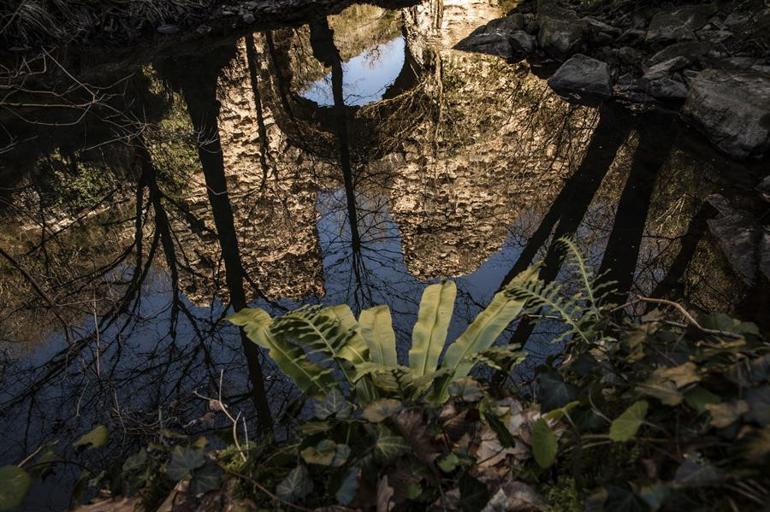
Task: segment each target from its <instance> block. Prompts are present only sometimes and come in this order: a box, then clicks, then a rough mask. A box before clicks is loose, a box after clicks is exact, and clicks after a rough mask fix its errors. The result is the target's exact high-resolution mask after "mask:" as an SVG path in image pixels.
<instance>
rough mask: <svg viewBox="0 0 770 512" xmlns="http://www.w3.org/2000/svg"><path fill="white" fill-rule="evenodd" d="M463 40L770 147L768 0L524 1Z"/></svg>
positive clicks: (577, 93)
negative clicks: (662, 0)
mask: <svg viewBox="0 0 770 512" xmlns="http://www.w3.org/2000/svg"><path fill="white" fill-rule="evenodd" d="M457 48H458V49H462V50H469V51H479V52H483V53H488V54H492V55H497V56H500V57H504V58H507V59H510V60H520V59H524V58H526V59H527V60H529V61H530V63H531V64H532V65H533V68H535V69H538V68H539V69H540V70H542V71H543V72H544V73H548V74H549V75H550V79H549V85H550V86H551V88H552V89H554V90H555V91H556V92H558V93H559V94H561V95H563V96H568V97H571V98H572V99H574V100H577V101H582V102H595V101H602V100H607V99H612V100H614V101H619V102H623V103H626V104H628V105H629V106H630V107H631V108H634V109H643V108H665V109H675V110H678V111H679V112H680V113H681V116H682V117H683V118H684V119H685V120H686V121H687V122H688V123H690V124H691V125H692V126H693V127H695V128H696V129H698V130H699V131H701V132H702V133H703V134H704V135H705V136H706V137H707V138H708V139H709V140H710V141H711V142H712V143H713V144H714V145H715V146H716V147H718V148H719V149H720V150H721V151H723V152H725V153H727V154H728V155H730V156H732V157H734V158H737V159H747V158H762V157H765V156H767V155H768V152H769V150H770V7H768V5H767V3H764V2H762V1H749V2H738V3H736V2H722V3H719V4H717V3H701V4H681V3H677V4H673V5H671V4H665V5H654V4H652V3H644V4H641V3H639V2H623V1H621V2H598V3H569V2H567V1H566V0H538V1H537V2H534V1H533V2H524V3H522V4H519V5H518V6H517V7H516V8H515V9H514V10H513V11H511V12H510V13H509V14H508V15H507V16H506V17H504V18H500V19H496V20H493V21H492V22H490V23H488V24H486V25H484V26H482V27H480V28H478V29H477V30H476V31H474V32H473V33H472V34H471V35H470V36H468V37H467V38H466V39H464V40H463V41H461V42H460V43H459V44H458V45H457ZM554 69H555V72H553V70H554Z"/></svg>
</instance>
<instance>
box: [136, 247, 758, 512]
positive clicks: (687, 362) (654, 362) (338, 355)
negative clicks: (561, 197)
mask: <svg viewBox="0 0 770 512" xmlns="http://www.w3.org/2000/svg"><path fill="white" fill-rule="evenodd" d="M565 248H566V250H567V253H568V255H569V254H570V253H571V252H572V253H575V252H576V251H575V250H574V248H573V249H571V248H570V245H569V244H567V243H566V242H565ZM570 258H572V259H573V265H574V267H575V268H576V270H577V276H578V277H577V281H578V287H579V288H581V289H582V290H581V291H579V292H577V293H571V294H570V295H569V297H568V298H563V295H565V293H566V292H565V291H564V290H565V289H566V288H553V287H552V288H548V287H547V286H546V285H544V284H543V283H541V282H540V281H538V280H537V277H536V271H534V270H532V269H531V270H529V271H528V272H527V273H525V274H523V275H522V276H519V278H517V279H516V280H514V282H512V283H511V285H510V286H509V287H507V288H506V289H505V290H503V291H501V292H500V293H498V295H497V296H496V297H495V299H493V301H492V303H491V304H490V306H489V307H488V308H487V309H486V310H485V311H484V312H483V313H482V314H480V315H479V317H477V318H476V320H475V321H474V322H473V323H472V324H471V326H469V328H468V329H467V330H466V332H465V334H464V335H463V336H462V337H461V338H458V340H456V341H455V342H454V343H453V344H452V345H450V347H449V349H448V350H447V355H446V357H445V358H444V361H441V362H438V360H437V361H436V363H435V365H434V363H433V355H432V354H434V353H435V350H434V349H435V347H436V346H437V345H436V342H437V341H439V340H440V341H441V343H442V345H443V343H444V341H445V340H444V339H443V338H444V336H445V335H444V334H443V333H442V331H443V325H444V324H445V320H446V319H445V318H444V317H443V316H442V315H446V314H448V311H449V305H448V304H447V302H448V300H449V298H450V297H453V288H452V286H450V285H447V284H446V283H442V284H440V285H433V286H434V288H432V289H430V293H427V291H426V293H427V296H426V297H423V304H424V306H425V307H426V311H428V312H429V313H430V314H428V315H424V316H423V317H422V318H421V321H422V326H421V327H420V329H418V330H419V331H420V333H419V335H418V336H417V337H415V341H417V342H419V343H420V344H421V348H420V349H419V350H417V351H414V350H413V351H412V352H413V353H414V354H415V356H416V360H417V362H418V363H419V364H418V365H417V367H416V368H415V367H412V366H409V367H406V366H399V365H398V364H395V336H394V335H393V329H392V326H391V324H390V318H389V317H390V313H389V311H388V310H387V307H385V306H380V307H378V308H373V309H372V310H368V312H364V313H362V315H361V318H359V321H358V322H356V321H355V319H354V318H353V317H352V313H349V310H347V308H345V307H338V308H336V309H334V310H333V311H334V313H332V310H331V309H328V308H327V309H321V308H304V309H302V310H301V311H299V312H293V313H290V314H289V315H287V317H288V318H286V317H282V319H276V320H272V319H270V318H269V316H267V313H265V312H261V311H260V310H244V311H241V312H239V313H237V314H236V315H234V317H233V321H234V323H237V324H239V325H243V326H244V328H245V329H246V333H247V334H248V335H249V336H250V338H251V339H253V340H255V342H257V343H259V344H260V345H261V346H263V347H267V348H268V349H269V350H270V354H271V357H272V354H273V350H274V349H275V346H280V347H282V348H283V349H284V352H285V353H291V355H292V358H293V359H292V361H291V364H289V363H287V362H286V361H283V360H276V363H277V364H279V366H280V367H281V368H282V369H284V371H285V372H286V373H287V375H289V376H292V377H293V375H292V372H296V368H297V367H302V368H307V366H305V365H309V364H311V361H310V359H309V357H310V356H309V355H308V354H310V355H312V356H313V357H315V358H316V359H320V360H321V362H320V364H319V363H317V362H313V363H312V364H314V365H316V366H317V368H316V369H315V370H314V371H315V372H316V375H327V376H331V375H332V374H331V373H327V372H332V371H334V372H336V374H338V375H342V376H343V378H345V379H349V380H348V381H347V382H342V383H341V384H342V385H340V383H338V382H337V381H334V380H332V381H330V382H329V387H328V388H326V390H325V391H321V388H320V387H319V386H318V385H315V384H314V382H320V381H319V380H317V379H316V380H313V379H311V378H310V377H311V376H312V375H311V376H308V378H307V379H306V380H304V381H297V379H295V382H297V383H298V385H299V386H300V387H302V386H303V385H305V386H308V387H307V389H315V391H316V392H317V393H316V395H317V396H316V399H315V402H314V410H313V417H312V418H309V417H307V416H306V415H305V416H302V417H300V418H296V419H295V424H294V425H292V428H290V435H289V436H288V439H286V440H285V441H282V442H280V443H274V442H272V440H270V441H266V442H265V443H264V444H262V445H257V444H251V445H249V446H247V447H246V448H245V450H244V451H240V449H239V450H233V449H232V448H228V449H225V450H221V451H210V452H208V453H206V454H205V458H204V459H203V460H204V461H205V462H204V463H203V464H202V465H200V466H199V464H201V459H200V458H199V457H197V456H192V455H191V456H190V457H189V459H190V460H192V463H190V464H181V468H182V470H185V468H186V472H184V473H183V471H182V470H180V471H179V472H178V473H175V476H184V477H186V478H190V479H191V486H192V483H193V482H194V481H195V477H196V472H197V471H199V470H200V468H205V467H207V466H208V465H210V464H214V463H215V464H217V465H218V466H219V467H220V468H223V469H225V470H228V471H230V472H229V473H227V477H226V480H228V481H229V484H228V486H226V488H228V489H234V490H233V491H231V492H235V493H236V494H238V495H239V496H241V495H242V496H247V497H248V498H249V499H251V500H253V501H254V502H255V504H256V506H257V508H262V509H267V510H286V509H288V508H290V507H289V506H288V505H287V504H288V503H292V504H297V505H299V506H301V507H303V508H305V509H310V510H316V509H329V508H330V507H335V506H339V505H341V506H344V507H347V508H348V509H354V510H376V509H377V507H379V509H380V510H393V511H394V512H399V511H412V510H431V509H437V510H442V509H443V510H453V511H466V510H467V511H478V510H549V511H556V510H559V511H561V510H566V511H576V510H584V509H590V510H596V511H607V512H610V511H613V512H614V511H626V510H630V511H636V510H639V511H648V510H679V509H687V510H707V509H708V510H760V509H761V507H763V506H764V503H765V498H766V493H765V491H764V489H768V488H770V475H768V473H767V471H766V469H767V467H768V465H769V464H770V417H769V416H770V413H769V412H768V411H770V345H769V344H768V343H767V342H766V341H765V340H763V339H762V337H761V336H760V334H759V331H758V330H757V329H756V328H755V326H753V325H751V324H745V323H742V322H737V321H733V320H731V319H729V318H726V317H724V316H723V315H719V316H714V317H708V318H704V319H701V322H702V323H701V326H705V325H709V326H712V327H708V329H711V330H704V329H703V328H698V327H696V326H682V325H681V324H680V323H678V322H673V321H670V320H668V319H667V318H666V317H665V316H664V315H663V314H662V313H660V312H652V313H650V314H648V315H646V316H645V317H643V318H642V319H641V321H632V319H630V318H629V319H626V321H625V322H623V323H622V324H619V323H616V322H615V321H613V319H612V318H611V316H610V315H609V314H608V313H609V311H610V309H611V308H610V307H609V306H607V305H605V299H606V296H605V295H603V292H602V290H601V288H600V287H599V286H597V285H596V278H595V277H594V276H593V275H592V274H591V272H590V271H589V270H588V269H587V268H585V263H584V262H583V260H582V257H579V255H576V254H572V256H570ZM522 290H525V291H526V293H524V292H522ZM605 290H606V288H605ZM524 295H528V296H531V297H534V296H541V297H545V296H547V297H549V299H548V301H540V302H538V301H533V302H532V304H536V305H539V306H546V307H550V306H548V304H551V305H556V306H554V307H552V308H551V311H550V312H554V311H558V312H560V314H564V315H565V316H569V317H570V319H566V318H565V319H564V321H565V324H566V325H567V328H568V332H569V333H570V335H569V336H566V337H563V338H562V339H563V340H564V341H565V345H564V350H563V352H562V353H561V354H560V355H559V357H558V359H556V358H551V359H548V360H546V361H545V362H544V364H543V365H542V366H540V367H538V368H536V369H535V370H534V371H533V372H532V374H531V375H530V376H529V377H531V379H530V381H529V382H525V383H524V384H526V385H524V386H522V387H521V388H515V389H505V388H499V387H496V388H495V389H493V390H491V389H490V388H489V386H488V383H485V382H484V381H483V380H479V379H472V378H470V377H468V375H467V373H468V371H469V370H470V368H471V367H472V366H473V364H476V363H479V362H482V363H486V362H489V363H490V364H488V365H489V366H491V367H492V368H507V367H509V366H510V364H515V363H516V362H518V361H520V360H521V357H522V353H521V351H520V348H519V347H510V348H508V347H491V344H492V343H493V342H494V339H495V338H496V337H497V336H498V335H499V334H500V332H502V330H503V329H504V328H505V326H506V325H508V323H509V322H510V321H511V319H512V318H513V317H515V316H516V315H517V314H519V313H520V312H521V311H523V310H524V309H525V308H527V307H528V306H529V309H528V310H529V311H533V309H532V306H531V304H530V303H529V299H526V300H525V299H524V298H523V297H524ZM576 297H577V298H576ZM442 308H443V313H439V311H440V310H442ZM439 317H441V319H440V320H439ZM278 322H280V324H279V326H278V328H275V329H274V328H273V326H274V324H276V323H278ZM713 326H718V328H716V327H713ZM351 346H354V347H356V348H355V349H354V350H348V349H349V347H351ZM454 347H458V348H455V349H454V352H455V353H454V354H453V356H452V358H451V359H450V358H449V354H450V352H451V351H452V350H453V348H454ZM373 353H375V354H378V355H374V356H373V355H372V354H373ZM343 354H344V356H343ZM448 359H449V362H448V361H447V360H448ZM388 363H394V364H393V365H390V364H388ZM466 368H467V371H466ZM287 370H288V371H287ZM422 372H427V373H424V374H422ZM361 383H366V384H367V385H370V386H371V389H372V391H373V392H374V394H373V395H364V394H363V393H359V392H358V391H357V390H358V389H359V385H360V384H361ZM346 384H348V385H346ZM351 384H352V385H351ZM312 386H315V387H312ZM519 389H525V390H526V391H525V392H520V391H519ZM343 390H344V391H343ZM348 390H351V391H350V392H348ZM182 449H183V450H201V448H195V447H192V448H191V447H183V448H182ZM174 450H176V448H174ZM150 453H151V452H150V451H148V452H147V454H145V455H141V453H140V454H138V455H137V456H135V457H136V458H135V459H133V460H132V462H131V464H129V461H126V464H125V465H124V473H126V472H127V473H130V474H131V475H141V474H142V470H138V469H137V466H141V465H142V461H143V460H144V461H146V462H145V464H146V465H148V466H149V467H151V468H155V467H167V468H171V467H175V465H176V463H175V462H174V457H175V455H174V454H175V453H176V452H175V451H174V452H171V453H170V454H168V453H167V454H166V456H165V457H166V458H165V459H164V457H163V456H162V455H158V454H155V455H153V456H150ZM183 453H187V452H183ZM187 458H188V457H184V458H183V459H180V461H181V460H187ZM140 459H141V460H140ZM169 459H170V460H169ZM177 462H179V461H177ZM193 466H194V467H193ZM150 471H157V470H154V469H153V470H150ZM144 481H145V482H147V485H150V482H151V481H152V480H150V479H147V478H145V480H144ZM254 482H257V483H258V485H259V486H260V487H259V488H257V487H255V485H254ZM222 485H223V486H224V484H222ZM260 488H261V489H263V490H265V491H267V492H264V491H260V490H259V489H260ZM196 489H198V487H196ZM255 489H257V490H255Z"/></svg>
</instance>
